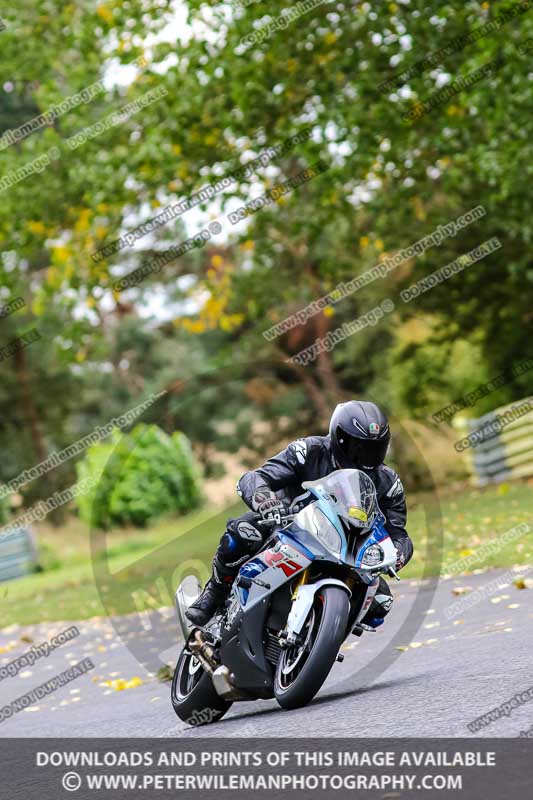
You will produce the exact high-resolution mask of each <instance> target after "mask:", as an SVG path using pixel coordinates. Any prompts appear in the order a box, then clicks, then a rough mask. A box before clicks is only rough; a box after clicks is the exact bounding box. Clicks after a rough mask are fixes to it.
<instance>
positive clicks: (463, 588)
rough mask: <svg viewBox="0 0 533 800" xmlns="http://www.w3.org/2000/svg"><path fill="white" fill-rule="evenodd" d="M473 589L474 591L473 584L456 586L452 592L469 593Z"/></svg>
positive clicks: (456, 593)
mask: <svg viewBox="0 0 533 800" xmlns="http://www.w3.org/2000/svg"><path fill="white" fill-rule="evenodd" d="M471 591H472V587H471V586H455V587H454V588H453V589H452V594H455V595H458V594H468V592H471Z"/></svg>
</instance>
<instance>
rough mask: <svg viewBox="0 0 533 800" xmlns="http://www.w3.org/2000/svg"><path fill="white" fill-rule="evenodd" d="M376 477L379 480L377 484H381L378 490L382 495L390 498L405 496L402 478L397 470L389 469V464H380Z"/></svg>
mask: <svg viewBox="0 0 533 800" xmlns="http://www.w3.org/2000/svg"><path fill="white" fill-rule="evenodd" d="M376 477H377V478H378V481H377V483H378V484H379V487H377V488H378V490H379V491H380V493H381V494H385V495H387V497H390V498H392V497H396V495H399V494H403V492H404V488H403V484H402V482H401V480H400V476H399V475H398V473H397V472H396V470H394V469H393V468H392V467H389V465H388V464H380V465H379V467H377V468H376Z"/></svg>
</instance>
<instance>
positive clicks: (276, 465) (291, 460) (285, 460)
mask: <svg viewBox="0 0 533 800" xmlns="http://www.w3.org/2000/svg"><path fill="white" fill-rule="evenodd" d="M306 454H307V445H306V442H305V439H298V440H297V441H295V442H291V444H290V445H289V446H288V447H286V448H285V450H282V451H281V453H278V454H277V455H275V456H272V458H269V459H268V461H265V463H264V464H263V465H262V466H260V467H258V468H257V469H254V470H251V471H250V472H245V473H244V475H242V476H241V477H240V478H239V480H238V482H237V493H238V494H239V495H240V496H241V497H242V499H243V500H244V502H245V503H246V505H247V506H248V507H249V508H252V509H254V503H253V497H254V495H255V493H256V492H257V491H258V490H259V491H262V490H264V489H267V490H268V489H270V490H271V491H273V492H276V491H278V490H279V489H284V488H285V487H286V486H299V485H300V484H301V482H302V480H304V479H305V478H304V477H303V475H302V469H301V468H302V467H303V465H304V464H305V458H306ZM254 510H255V509H254Z"/></svg>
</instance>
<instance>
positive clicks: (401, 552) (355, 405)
mask: <svg viewBox="0 0 533 800" xmlns="http://www.w3.org/2000/svg"><path fill="white" fill-rule="evenodd" d="M389 442H390V428H389V424H388V421H387V418H386V416H385V415H384V414H383V412H382V411H381V409H380V408H379V407H378V406H377V405H375V404H374V403H370V402H366V401H359V400H351V401H349V402H346V403H340V404H339V405H338V406H337V407H336V408H335V410H334V411H333V414H332V416H331V421H330V425H329V435H328V436H307V437H305V438H304V439H297V440H296V441H294V442H292V443H291V444H289V446H288V447H287V448H286V449H285V450H282V451H281V453H278V454H277V455H275V456H273V457H272V458H270V459H269V460H268V461H266V462H265V463H264V464H263V465H262V466H261V467H258V469H255V470H252V471H251V472H246V473H245V474H244V475H242V477H241V478H239V481H238V482H237V493H238V494H239V495H240V496H241V497H242V499H243V500H244V502H245V503H246V505H247V506H248V507H249V508H251V509H252V511H251V512H248V513H246V514H243V516H241V517H238V518H237V519H230V520H228V523H227V528H226V531H225V533H224V534H223V536H222V538H221V540H220V544H219V546H218V549H217V551H216V553H215V557H214V559H213V574H212V576H211V578H210V579H209V580H208V581H207V583H206V585H205V587H204V590H203V592H202V594H201V595H200V597H199V598H198V600H197V601H196V602H195V603H193V604H192V605H191V606H190V607H189V609H188V611H187V613H186V615H187V617H188V619H189V620H190V621H191V622H192V623H193V624H194V625H200V626H201V625H205V624H206V623H207V622H208V621H209V620H210V619H211V617H212V616H213V614H214V613H215V611H217V609H218V608H219V607H220V606H222V605H223V604H224V601H225V600H226V598H227V596H228V594H229V592H230V589H231V585H232V583H233V580H234V578H235V577H236V575H237V573H238V571H239V568H240V567H241V565H242V564H244V562H245V561H247V560H248V559H249V558H250V557H251V556H252V555H253V554H254V553H257V552H258V550H260V549H261V547H262V545H263V541H264V538H265V537H266V536H267V535H268V534H269V530H268V529H265V526H261V527H258V526H256V525H255V524H254V520H255V519H256V517H257V513H259V514H260V515H261V516H262V517H263V518H264V519H268V518H269V517H270V518H271V517H273V516H275V515H276V514H281V515H283V514H284V513H287V510H288V511H289V512H290V513H297V512H298V511H300V510H301V509H302V508H304V507H305V506H306V505H308V503H310V502H312V501H313V500H314V499H315V498H314V497H313V495H312V494H311V493H310V492H309V491H305V490H304V489H303V488H302V483H303V482H304V481H313V480H317V479H318V478H324V477H325V476H326V475H329V473H330V472H333V471H335V470H337V469H346V468H351V469H359V470H361V471H363V472H365V473H366V474H367V475H368V476H369V477H370V478H371V480H372V481H373V483H374V485H375V487H376V493H377V498H378V504H379V507H380V509H381V511H382V512H383V514H384V515H385V519H386V521H385V528H386V530H387V533H388V534H389V536H390V537H391V540H392V541H393V543H394V545H395V547H396V552H397V560H396V569H397V570H399V569H401V568H402V567H404V566H405V564H407V562H408V561H409V560H410V558H411V556H412V555H413V543H412V541H411V539H410V538H409V535H408V533H407V531H406V530H405V523H406V519H407V509H406V503H405V493H404V489H403V486H402V483H401V481H400V478H399V477H398V475H397V474H396V472H395V471H394V470H393V469H391V467H389V466H387V465H386V464H384V463H383V460H384V458H385V455H386V453H387V449H388V446H389ZM391 606H392V593H391V591H390V589H389V586H388V584H387V582H386V581H385V580H384V578H383V577H380V583H379V587H378V590H377V592H376V595H375V597H374V600H373V601H372V604H371V606H370V608H369V610H368V612H367V614H366V615H365V617H364V618H363V623H365V624H367V625H371V626H372V627H377V626H378V625H381V623H382V622H383V621H384V617H385V615H386V614H388V612H389V611H390V608H391Z"/></svg>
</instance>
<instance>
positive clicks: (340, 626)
mask: <svg viewBox="0 0 533 800" xmlns="http://www.w3.org/2000/svg"><path fill="white" fill-rule="evenodd" d="M349 613H350V602H349V599H348V594H347V592H345V591H344V590H343V589H339V588H337V587H336V586H325V587H324V588H323V589H321V590H319V591H318V592H317V594H316V595H315V599H314V603H313V607H312V609H311V611H310V612H309V615H308V617H307V620H306V626H304V629H303V631H302V636H304V637H305V642H306V645H305V647H303V648H296V647H288V648H285V649H284V650H282V651H281V655H280V659H279V661H278V665H277V667H276V675H275V677H274V694H275V697H276V700H277V701H278V703H279V704H280V706H282V708H287V709H290V708H300V707H301V706H305V705H307V703H309V702H310V701H311V700H312V699H313V697H314V696H315V694H316V693H317V692H318V691H319V689H320V688H321V686H322V684H323V683H324V681H325V680H326V678H327V677H328V675H329V673H330V670H331V668H332V666H333V664H334V663H335V660H336V658H337V654H338V652H339V648H340V646H341V644H342V642H343V641H344V637H345V635H346V626H347V624H348V616H349Z"/></svg>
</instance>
